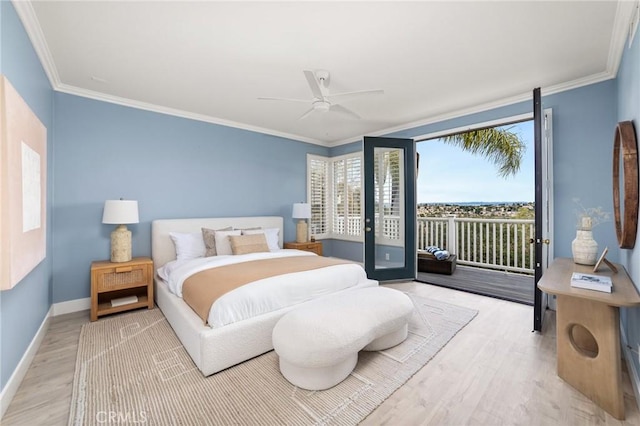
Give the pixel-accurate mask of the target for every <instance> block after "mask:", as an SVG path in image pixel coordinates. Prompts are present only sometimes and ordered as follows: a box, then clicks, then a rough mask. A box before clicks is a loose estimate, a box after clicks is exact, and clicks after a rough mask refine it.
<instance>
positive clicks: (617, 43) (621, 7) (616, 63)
mask: <svg viewBox="0 0 640 426" xmlns="http://www.w3.org/2000/svg"><path fill="white" fill-rule="evenodd" d="M637 5H638V0H620V1H618V6H617V7H616V16H615V18H614V21H613V31H612V33H611V43H610V44H609V57H608V58H607V71H608V72H609V73H611V74H613V76H616V75H617V74H618V68H619V67H620V62H621V61H622V55H623V53H624V49H625V46H626V45H627V39H628V38H629V25H630V24H631V19H632V18H633V12H634V10H635V8H636V7H637Z"/></svg>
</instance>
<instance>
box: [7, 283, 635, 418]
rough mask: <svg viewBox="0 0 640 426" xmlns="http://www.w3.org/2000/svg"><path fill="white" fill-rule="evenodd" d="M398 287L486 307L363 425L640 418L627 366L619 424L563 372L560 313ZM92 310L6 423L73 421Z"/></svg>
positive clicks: (44, 357)
mask: <svg viewBox="0 0 640 426" xmlns="http://www.w3.org/2000/svg"><path fill="white" fill-rule="evenodd" d="M389 286H390V287H394V288H398V289H402V290H410V291H412V292H415V293H417V294H420V295H423V296H427V297H431V298H433V299H437V300H441V301H444V302H449V303H453V304H456V305H459V306H465V307H469V308H473V309H477V310H478V311H479V313H478V316H477V317H476V318H475V319H474V320H473V321H471V323H470V324H469V325H467V326H466V327H465V328H464V329H462V331H460V333H458V335H456V336H455V337H454V338H453V339H452V340H451V341H450V342H449V343H448V344H447V345H446V346H445V347H444V348H443V349H442V350H441V351H440V352H439V353H438V354H437V355H436V356H435V357H434V358H433V359H432V360H431V361H430V362H429V363H428V364H427V365H426V366H425V367H424V368H422V369H421V370H420V371H419V372H418V373H416V375H415V376H413V377H412V378H411V379H410V380H409V381H408V382H407V383H406V384H405V385H404V386H402V387H401V388H400V389H398V390H397V391H396V392H395V393H394V394H393V395H391V397H390V398H389V399H387V400H386V401H385V402H384V403H383V404H382V405H381V406H380V407H378V408H377V409H376V410H375V411H374V412H373V413H371V414H370V415H369V417H367V418H366V419H365V421H364V422H363V425H544V426H546V425H563V426H564V425H567V426H570V425H576V426H577V425H580V426H582V425H640V413H639V412H638V407H637V405H636V402H635V399H634V397H633V391H632V389H631V383H630V381H629V377H628V376H627V374H626V371H625V372H623V379H624V393H625V408H626V414H627V420H626V421H624V422H620V421H618V420H616V419H614V418H613V417H611V416H610V415H609V414H607V413H605V412H604V411H603V410H601V409H599V408H598V407H597V406H596V405H595V404H593V403H592V402H591V401H589V400H588V399H587V398H586V397H584V396H583V395H582V394H580V393H579V392H577V391H576V390H574V389H573V388H572V387H571V386H569V385H568V384H566V383H565V382H564V381H562V380H561V379H560V378H558V377H557V375H556V358H555V353H556V351H555V347H556V340H555V315H554V313H553V312H552V311H549V312H548V315H547V318H546V319H547V321H546V323H545V328H544V330H543V333H542V334H540V333H532V332H531V329H532V317H533V313H532V309H533V308H532V307H530V306H526V305H522V304H518V303H512V302H507V301H503V300H498V299H492V298H489V297H483V296H478V295H475V294H469V293H463V292H459V291H456V290H451V289H447V288H443V287H437V286H432V285H428V284H420V283H402V284H393V285H389ZM88 321H89V313H88V311H85V312H79V313H74V314H68V315H63V316H60V317H55V318H53V320H52V324H51V326H50V329H49V331H48V333H47V335H46V337H45V339H44V341H43V343H42V346H41V347H40V350H39V351H38V354H37V355H36V357H35V359H34V362H33V364H32V366H31V367H30V369H29V371H28V373H27V376H26V377H25V380H24V381H23V383H22V385H21V386H20V388H19V390H18V393H17V394H16V396H15V398H14V400H13V402H12V403H11V405H10V406H9V409H8V411H7V413H6V414H5V416H4V418H3V419H2V421H1V423H2V425H3V426H9V425H29V426H35V425H66V424H67V422H68V409H69V404H70V400H71V391H72V381H73V373H74V369H75V359H76V352H77V342H78V337H79V334H80V327H81V325H82V324H84V323H85V322H88Z"/></svg>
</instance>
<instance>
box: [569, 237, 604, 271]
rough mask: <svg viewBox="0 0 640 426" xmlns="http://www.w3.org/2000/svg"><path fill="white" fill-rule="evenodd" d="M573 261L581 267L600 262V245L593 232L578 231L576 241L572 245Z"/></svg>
mask: <svg viewBox="0 0 640 426" xmlns="http://www.w3.org/2000/svg"><path fill="white" fill-rule="evenodd" d="M571 251H572V252H573V261H574V262H575V263H579V264H581V265H595V264H596V261H597V260H598V243H597V242H596V240H594V239H593V232H592V231H591V230H582V229H578V231H577V232H576V239H575V240H573V242H572V243H571Z"/></svg>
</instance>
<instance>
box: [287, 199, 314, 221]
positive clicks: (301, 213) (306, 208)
mask: <svg viewBox="0 0 640 426" xmlns="http://www.w3.org/2000/svg"><path fill="white" fill-rule="evenodd" d="M291 217H293V218H294V219H311V204H309V203H295V204H294V205H293V214H292V215H291Z"/></svg>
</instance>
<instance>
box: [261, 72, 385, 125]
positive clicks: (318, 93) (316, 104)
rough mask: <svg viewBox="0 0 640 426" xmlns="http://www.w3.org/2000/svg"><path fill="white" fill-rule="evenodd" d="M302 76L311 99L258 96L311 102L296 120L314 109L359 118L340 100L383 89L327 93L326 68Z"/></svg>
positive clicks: (378, 93) (327, 75) (327, 78)
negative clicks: (307, 108) (311, 95)
mask: <svg viewBox="0 0 640 426" xmlns="http://www.w3.org/2000/svg"><path fill="white" fill-rule="evenodd" d="M304 76H305V77H306V79H307V83H309V88H310V89H311V93H312V94H313V98H312V99H289V98H258V99H260V100H265V101H287V102H304V103H311V109H309V110H308V111H307V112H305V113H304V114H302V115H301V116H300V118H298V120H302V119H303V118H306V117H307V116H309V115H310V114H311V113H313V112H314V111H317V112H321V113H324V112H328V111H331V112H337V113H339V114H343V115H346V116H349V117H351V118H355V119H358V120H359V119H360V118H362V117H360V116H359V115H358V114H356V113H355V112H353V111H351V110H350V109H348V108H346V107H344V106H342V105H340V103H341V102H344V101H348V100H350V99H354V98H358V97H362V96H368V95H382V94H383V93H384V90H359V91H356V92H343V93H334V94H330V93H329V79H330V74H329V71H326V70H316V71H311V70H304Z"/></svg>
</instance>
